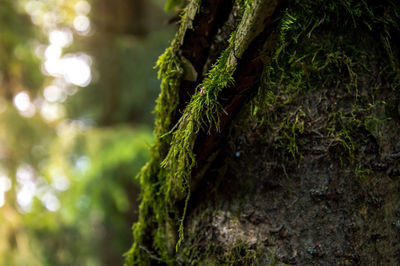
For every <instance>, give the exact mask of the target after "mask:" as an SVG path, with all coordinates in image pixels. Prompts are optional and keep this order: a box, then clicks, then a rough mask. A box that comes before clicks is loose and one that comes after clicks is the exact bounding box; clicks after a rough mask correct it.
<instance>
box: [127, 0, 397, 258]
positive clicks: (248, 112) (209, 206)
mask: <svg viewBox="0 0 400 266" xmlns="http://www.w3.org/2000/svg"><path fill="white" fill-rule="evenodd" d="M193 9H198V12H197V13H193V12H191V10H193ZM185 14H186V15H185V16H184V17H183V19H182V22H181V23H182V24H181V30H180V31H179V32H178V34H177V37H176V39H175V41H174V42H173V43H172V46H171V48H170V50H169V52H168V50H167V52H166V54H165V55H164V58H167V56H168V58H169V59H170V61H169V63H168V64H167V63H166V62H164V61H162V58H161V59H160V62H159V65H160V68H161V69H160V77H161V78H162V93H161V96H160V99H159V102H158V106H157V107H156V112H157V119H158V120H157V122H156V125H157V128H156V135H157V136H158V140H157V142H156V144H155V145H154V146H153V149H152V153H153V158H152V161H151V162H150V163H149V164H148V165H147V166H146V167H145V168H144V169H143V171H142V177H141V178H142V179H141V181H142V185H143V188H142V189H143V192H142V193H143V201H142V205H141V209H140V218H139V222H138V223H137V224H136V225H135V230H134V237H135V239H134V241H135V242H134V245H133V247H132V249H131V250H130V251H129V252H128V253H127V264H128V265H130V264H142V265H146V264H183V265H187V264H195V265H219V264H223V265H225V264H228V265H245V264H248V265H254V264H255V265H270V264H277V263H286V264H295V265H314V264H321V265H333V264H339V265H364V264H371V263H372V264H374V265H396V264H399V263H400V259H399V258H400V235H399V230H400V172H399V158H400V155H399V151H400V145H399V143H400V136H399V135H398V134H397V132H399V130H400V124H399V122H400V115H399V103H400V99H399V84H400V83H399V81H400V71H399V60H398V58H399V43H400V42H399V36H400V34H399V33H400V29H399V21H400V19H399V14H400V7H399V5H398V4H394V3H393V2H391V1H384V2H382V1H373V0H370V1H362V2H359V1H351V0H346V1H322V0H321V1H307V0H306V1H294V0H293V1H290V0H289V1H272V0H271V1H267V0H253V1H235V2H234V3H232V2H229V1H222V0H221V1H202V2H201V4H200V3H199V2H198V1H190V3H189V4H188V7H187V8H186V13H185ZM228 36H230V37H228ZM229 38H230V39H229ZM228 39H229V41H228ZM173 60H176V61H173ZM171 62H175V63H176V64H175V63H174V64H173V67H172V65H171V64H172V63H171ZM173 70H175V71H176V72H173ZM171 77H172V78H171ZM168 99H169V100H171V99H172V100H173V101H169V100H168ZM172 102H174V104H172ZM175 248H176V249H175Z"/></svg>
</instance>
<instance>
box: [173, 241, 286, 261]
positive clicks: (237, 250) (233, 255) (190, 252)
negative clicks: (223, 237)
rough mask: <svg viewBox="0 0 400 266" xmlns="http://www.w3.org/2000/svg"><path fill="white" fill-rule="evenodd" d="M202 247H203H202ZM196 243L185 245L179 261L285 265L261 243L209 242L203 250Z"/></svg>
mask: <svg viewBox="0 0 400 266" xmlns="http://www.w3.org/2000/svg"><path fill="white" fill-rule="evenodd" d="M203 249H204V248H203ZM203 249H202V248H200V249H199V247H197V246H196V245H192V246H190V247H185V254H181V255H182V256H181V257H180V260H179V263H180V264H182V265H229V266H234V265H238V266H239V265H240V266H242V265H281V266H283V265H286V264H285V263H282V262H279V260H278V259H277V258H276V257H275V256H274V254H273V253H272V252H271V251H270V250H269V249H268V248H267V247H265V246H264V245H263V244H249V243H246V242H244V241H240V240H239V241H237V242H236V243H235V244H233V245H232V246H231V247H224V246H222V245H220V244H216V243H209V244H208V246H207V247H206V248H205V249H204V250H203Z"/></svg>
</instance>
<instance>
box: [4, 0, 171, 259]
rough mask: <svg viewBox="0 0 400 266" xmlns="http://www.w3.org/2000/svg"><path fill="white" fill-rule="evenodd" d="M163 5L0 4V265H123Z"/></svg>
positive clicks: (160, 45) (167, 32) (154, 84)
mask: <svg viewBox="0 0 400 266" xmlns="http://www.w3.org/2000/svg"><path fill="white" fill-rule="evenodd" d="M166 20H167V18H166V16H165V14H164V11H163V1H161V0H152V1H144V0H135V1H129V0H118V1H106V0H91V1H78V0H72V1H67V0H41V1H38V0H17V1H15V0H1V1H0V225H1V226H0V235H1V236H2V237H1V238H0V265H119V264H122V262H123V258H122V255H121V254H123V253H124V252H125V251H126V250H127V249H128V248H129V246H130V241H131V235H130V234H127V232H130V227H131V224H132V222H133V221H134V220H136V215H137V214H136V213H137V211H136V209H137V205H136V204H135V202H136V200H137V198H138V191H139V187H138V182H137V181H135V179H134V176H135V175H136V173H137V172H138V171H139V169H140V168H141V166H142V165H143V164H144V162H146V161H147V160H148V147H149V146H150V144H151V142H152V140H153V136H152V133H151V126H152V120H153V116H152V113H151V110H152V108H153V105H154V100H155V98H156V97H157V94H158V88H159V83H158V81H157V79H156V76H155V73H154V71H153V65H154V63H155V61H156V58H157V57H158V55H159V54H161V52H162V50H163V49H164V48H165V47H166V46H167V44H168V40H169V39H171V37H172V36H173V33H174V31H175V28H174V27H173V26H169V27H167V26H166V23H165V21H166Z"/></svg>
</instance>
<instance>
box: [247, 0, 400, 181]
mask: <svg viewBox="0 0 400 266" xmlns="http://www.w3.org/2000/svg"><path fill="white" fill-rule="evenodd" d="M399 15H400V7H399V6H398V5H396V4H394V3H393V2H392V1H385V3H383V2H380V1H352V0H345V1H290V2H289V5H288V7H287V9H286V10H285V11H284V12H283V15H282V17H281V22H280V26H279V31H278V33H277V37H276V39H278V42H277V45H276V46H275V49H272V50H271V51H270V52H269V53H268V51H267V52H266V53H265V55H264V56H265V61H270V63H269V64H267V65H266V66H265V68H264V74H263V78H262V85H261V86H260V89H259V91H258V93H257V95H256V96H255V97H254V98H253V100H252V105H251V112H252V115H253V119H252V120H253V122H254V120H256V123H257V124H258V126H260V127H267V128H269V132H271V134H272V136H273V140H272V142H273V145H274V147H275V148H276V149H277V150H280V154H281V155H282V158H283V162H286V163H288V164H290V163H289V162H290V159H295V160H297V161H300V160H301V158H302V155H301V149H302V145H303V144H304V143H303V141H304V137H302V133H303V130H304V127H305V125H304V123H305V121H308V122H309V124H308V125H309V126H312V124H313V123H314V121H312V118H311V117H313V114H311V113H309V112H306V111H305V112H301V113H297V112H298V111H299V110H302V109H303V108H302V107H301V106H299V104H300V103H301V102H302V99H304V97H307V95H311V94H312V92H313V91H317V90H335V91H336V94H337V95H338V96H337V99H336V102H337V103H338V105H337V106H332V107H331V109H332V112H331V114H330V115H329V119H328V120H327V121H325V126H324V128H325V129H327V132H326V131H324V132H323V133H324V134H325V135H326V136H327V137H328V138H331V140H332V143H331V145H332V146H333V147H336V154H337V155H338V156H339V157H340V158H339V159H340V160H342V161H343V160H346V161H348V162H350V163H352V164H354V169H355V170H354V171H355V173H356V175H357V176H360V177H362V176H365V175H366V174H369V173H370V168H369V167H368V166H367V165H364V164H363V163H360V162H359V160H361V158H362V157H363V152H362V151H361V147H362V146H363V145H364V144H365V142H366V139H367V138H369V137H373V136H375V135H376V134H374V132H375V131H377V130H378V128H379V125H381V124H382V122H384V121H386V120H387V119H388V118H387V117H383V116H382V112H381V111H380V110H382V105H384V104H385V103H384V102H383V101H379V100H377V94H379V88H378V87H377V86H379V84H382V83H385V82H388V83H389V84H391V86H392V89H393V90H398V89H399V82H398V80H399V77H400V72H399V60H398V49H394V46H393V40H392V39H391V37H390V36H391V34H399V24H398V23H399V21H400V19H399V18H400V17H399ZM380 30H381V32H379V31H380ZM377 35H378V36H377ZM379 35H380V36H379ZM374 49H375V52H376V54H377V56H378V57H379V58H374V57H372V56H371V54H369V53H370V52H371V51H372V50H374ZM367 58H368V59H367ZM373 60H379V61H382V62H388V63H389V64H388V66H387V67H386V68H383V69H382V70H381V71H380V72H379V73H375V72H374V71H376V70H373V69H374V64H375V62H374V61H373ZM383 64H385V63H383ZM360 76H363V77H365V76H375V80H377V81H378V82H376V84H377V85H375V86H374V87H372V88H371V89H370V90H369V91H367V92H366V91H365V84H364V85H361V84H360V78H359V77H360ZM380 82H382V83H380ZM364 83H365V81H364ZM363 86H364V87H363ZM378 98H379V97H378ZM304 110H306V109H304ZM296 114H297V115H296ZM299 114H301V115H300V116H299ZM316 122H317V121H315V123H316ZM334 150H335V149H332V151H334ZM288 153H289V154H290V155H291V156H289V157H288V156H287V155H288ZM343 154H344V155H345V158H343ZM290 157H291V158H290Z"/></svg>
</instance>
